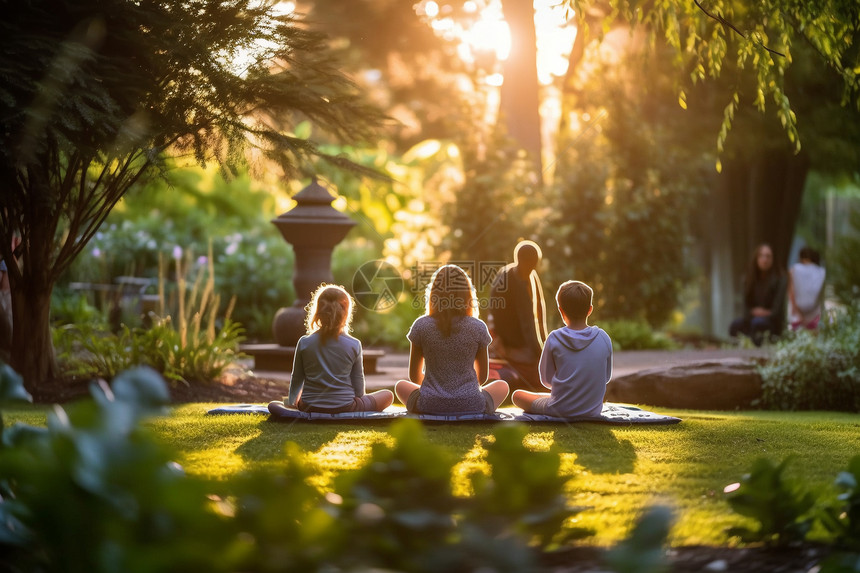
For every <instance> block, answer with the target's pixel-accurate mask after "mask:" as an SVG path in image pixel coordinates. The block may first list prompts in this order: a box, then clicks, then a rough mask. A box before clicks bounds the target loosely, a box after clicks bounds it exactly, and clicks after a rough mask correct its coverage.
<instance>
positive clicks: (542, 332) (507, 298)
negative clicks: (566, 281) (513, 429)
mask: <svg viewBox="0 0 860 573" xmlns="http://www.w3.org/2000/svg"><path fill="white" fill-rule="evenodd" d="M541 257H542V253H541V250H540V247H539V246H538V245H537V244H536V243H535V242H533V241H520V242H519V243H518V244H517V246H516V247H515V248H514V262H513V263H512V264H509V265H507V266H505V267H504V268H503V269H502V270H501V271H500V272H499V274H498V276H496V279H495V280H494V281H493V286H492V289H491V292H490V316H489V319H488V320H489V323H490V329H491V333H492V335H493V345H492V347H491V352H492V353H493V355H494V357H497V358H502V359H504V360H506V361H507V363H508V365H510V367H511V368H512V369H513V370H514V371H515V372H516V373H517V375H518V376H519V378H520V379H521V380H522V383H521V384H520V385H521V386H522V387H523V388H525V389H529V390H540V389H541V388H543V387H542V386H541V384H540V374H539V373H538V362H539V361H540V354H541V350H542V349H543V344H544V341H545V340H546V336H547V328H546V303H545V302H544V298H543V287H542V286H541V282H540V277H539V276H538V273H537V267H538V265H539V264H540V261H541Z"/></svg>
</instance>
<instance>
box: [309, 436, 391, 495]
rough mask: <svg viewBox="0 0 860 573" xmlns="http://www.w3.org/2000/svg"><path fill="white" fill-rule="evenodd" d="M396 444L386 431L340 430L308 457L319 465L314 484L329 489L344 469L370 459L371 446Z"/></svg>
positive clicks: (357, 466)
mask: <svg viewBox="0 0 860 573" xmlns="http://www.w3.org/2000/svg"><path fill="white" fill-rule="evenodd" d="M380 442H381V443H384V444H386V445H388V446H393V445H394V440H393V439H392V438H391V436H390V435H389V434H388V433H387V432H385V431H377V430H351V431H348V432H339V433H338V434H337V435H336V436H335V437H334V439H333V440H331V441H329V442H327V443H325V444H323V445H322V446H320V448H319V449H317V450H316V451H314V452H309V453H308V459H309V460H310V461H311V462H312V463H313V464H314V465H315V466H316V467H317V469H318V470H319V475H318V476H317V477H316V479H314V480H313V482H314V485H316V486H317V487H320V488H322V489H329V488H330V484H331V480H332V479H333V478H334V477H335V476H336V475H337V474H339V473H340V472H342V471H344V470H354V469H358V468H360V467H361V466H363V465H364V464H365V463H367V460H368V459H370V454H371V448H372V447H373V445H374V444H376V443H380Z"/></svg>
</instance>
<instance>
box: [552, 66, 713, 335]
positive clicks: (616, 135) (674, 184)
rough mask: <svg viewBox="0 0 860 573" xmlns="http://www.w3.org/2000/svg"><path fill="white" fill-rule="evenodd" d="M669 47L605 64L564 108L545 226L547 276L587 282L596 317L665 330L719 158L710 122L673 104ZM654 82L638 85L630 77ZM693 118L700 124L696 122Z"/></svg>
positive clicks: (685, 280) (688, 273)
mask: <svg viewBox="0 0 860 573" xmlns="http://www.w3.org/2000/svg"><path fill="white" fill-rule="evenodd" d="M660 55H662V54H661V53H658V54H657V55H656V56H655V57H653V58H650V59H644V58H642V57H641V55H639V54H637V53H636V52H635V50H631V51H630V52H625V54H624V56H623V57H620V58H618V59H617V61H616V60H613V61H612V62H611V63H604V64H603V65H602V66H600V67H599V68H597V69H598V70H599V71H597V72H595V73H593V74H592V75H591V76H589V79H588V82H587V83H583V84H582V93H581V94H579V95H577V97H576V98H575V99H574V98H573V97H570V98H568V99H567V100H566V103H565V105H566V106H567V107H569V108H570V114H571V116H572V119H571V120H570V122H568V123H565V124H563V125H562V130H561V131H560V134H559V141H558V144H557V146H558V149H559V151H558V154H557V155H558V159H557V164H556V165H555V166H554V167H555V172H554V181H553V186H552V189H551V190H550V192H549V193H548V201H547V203H549V204H550V206H551V209H550V211H549V212H548V213H547V216H546V218H547V222H548V223H549V224H548V225H547V226H546V228H545V229H544V230H542V233H541V234H542V235H543V237H542V244H543V245H544V254H545V256H546V259H547V261H548V263H549V269H548V273H547V278H548V279H549V280H550V282H552V283H555V284H560V283H561V282H563V281H565V280H569V279H577V280H582V281H584V282H586V283H588V284H589V285H590V286H591V287H592V288H593V289H594V294H595V300H594V306H595V320H597V319H599V320H604V319H629V320H636V319H642V320H645V321H646V322H647V323H649V324H651V325H653V326H654V327H655V328H660V327H662V326H663V325H665V324H666V323H667V321H668V320H669V319H670V317H671V316H672V312H673V311H674V310H675V309H676V308H677V307H678V304H679V300H680V297H681V294H682V292H683V289H684V287H685V285H687V284H688V283H689V280H690V277H691V276H692V273H693V271H694V269H693V267H692V266H691V264H690V260H691V257H690V256H689V245H690V244H691V242H692V238H693V236H694V229H693V227H692V225H691V221H693V220H694V218H693V214H694V209H695V207H696V205H697V202H698V201H699V199H700V198H701V197H703V196H705V190H706V189H707V186H708V184H709V182H708V181H707V180H706V179H705V178H704V177H703V174H704V168H705V165H706V162H707V161H709V159H710V156H709V154H708V149H707V146H706V144H705V143H704V142H703V141H702V140H701V138H697V137H694V136H693V135H692V133H691V131H693V130H696V129H707V128H708V127H707V124H708V120H709V117H710V116H709V115H708V114H707V113H706V112H704V111H703V110H700V113H699V114H698V115H697V116H696V118H695V119H692V118H689V117H686V116H684V115H683V113H684V112H683V111H682V110H680V109H678V108H677V106H675V105H674V101H675V99H676V98H675V97H672V94H673V91H672V90H673V89H674V86H673V85H672V84H671V81H670V79H669V77H668V76H667V74H666V73H665V69H664V68H665V66H666V64H665V63H664V62H665V60H664V59H661V58H660ZM634 74H636V75H638V74H645V75H646V76H648V77H649V78H652V80H651V81H649V82H647V84H646V85H642V86H641V87H640V86H638V85H637V86H636V89H633V88H632V87H631V84H630V82H629V77H632V76H634ZM690 121H693V122H694V124H695V127H692V126H691V124H690Z"/></svg>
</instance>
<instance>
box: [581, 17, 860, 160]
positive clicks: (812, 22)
mask: <svg viewBox="0 0 860 573" xmlns="http://www.w3.org/2000/svg"><path fill="white" fill-rule="evenodd" d="M565 5H566V6H568V7H569V8H570V9H572V10H574V12H575V14H576V17H577V18H578V19H579V22H580V29H581V30H589V29H590V27H589V25H588V24H589V22H595V21H596V22H598V23H599V24H600V25H599V26H597V29H599V30H601V31H605V30H607V29H608V28H609V26H611V25H613V24H618V23H625V24H628V25H631V26H645V27H646V28H647V29H648V30H649V31H650V32H651V39H652V41H656V40H657V39H658V38H660V39H662V40H665V42H666V43H667V44H668V45H669V46H671V47H672V49H673V52H674V58H673V60H674V63H675V65H676V66H677V67H678V68H679V69H680V70H681V71H682V72H683V73H682V74H680V76H679V82H678V96H679V103H680V104H681V106H682V107H685V106H686V97H687V91H686V90H687V88H688V86H690V85H694V84H697V83H701V82H705V81H707V80H709V79H713V78H718V77H720V76H721V74H722V73H723V72H724V70H726V69H727V68H729V67H731V68H732V69H733V70H752V71H753V72H754V74H755V78H756V89H755V90H754V94H753V95H752V99H751V100H750V101H746V102H743V103H745V104H751V105H753V106H755V107H756V108H758V109H759V110H761V111H764V110H765V109H766V108H767V107H768V106H769V105H771V106H773V108H774V109H775V110H776V114H777V116H778V118H779V121H780V123H781V124H782V126H783V128H784V129H785V131H786V133H787V135H788V138H789V140H790V141H791V142H792V143H793V144H794V146H795V149H796V150H799V149H800V139H799V137H798V130H797V116H796V114H795V111H794V107H793V104H792V102H791V101H790V99H789V97H788V95H787V94H786V90H785V76H786V71H787V70H788V69H789V67H790V66H791V65H792V63H793V62H794V49H793V48H794V47H795V46H796V44H798V43H803V44H807V45H809V46H811V47H812V48H813V49H814V50H815V51H816V52H817V54H818V55H819V56H820V58H821V61H822V63H823V64H824V65H826V66H827V67H829V68H831V69H832V70H834V71H835V72H836V73H837V74H838V75H839V76H840V78H841V79H842V104H843V105H850V106H853V107H856V108H857V109H858V110H860V4H858V3H857V2H855V1H853V0H822V1H821V2H798V1H796V0H761V1H758V2H735V1H733V0H693V1H692V2H680V1H678V0H657V1H653V0H648V1H641V0H565ZM729 63H732V64H734V65H733V66H729V65H728V64H729ZM738 81H740V79H738ZM739 91H740V90H739V89H736V90H735V91H734V93H733V94H731V95H730V97H729V101H728V102H726V106H725V110H724V116H723V123H722V127H721V129H720V132H719V135H718V139H717V146H718V149H719V150H720V151H722V149H723V145H724V142H725V140H726V138H727V136H728V133H729V130H730V129H731V126H732V121H733V119H734V115H735V112H736V111H737V110H738V108H739V106H740V105H741V103H742V102H741V98H740V95H739ZM769 102H770V103H769Z"/></svg>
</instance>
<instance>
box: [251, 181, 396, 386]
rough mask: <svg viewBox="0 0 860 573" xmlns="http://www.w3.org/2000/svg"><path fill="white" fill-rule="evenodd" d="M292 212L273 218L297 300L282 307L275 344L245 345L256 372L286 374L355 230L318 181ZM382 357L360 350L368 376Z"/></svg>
mask: <svg viewBox="0 0 860 573" xmlns="http://www.w3.org/2000/svg"><path fill="white" fill-rule="evenodd" d="M293 200H294V201H295V202H296V205H295V207H293V208H292V209H290V210H289V211H287V212H286V213H284V214H282V215H279V216H277V217H275V218H274V219H272V223H273V224H274V225H275V226H276V227H277V228H278V230H279V231H280V232H281V235H283V237H284V239H285V240H286V241H287V242H288V243H290V244H291V245H292V246H293V251H294V252H295V255H296V259H295V266H294V274H293V285H294V287H295V291H296V300H295V301H294V302H293V304H292V306H289V307H286V308H280V309H278V311H277V312H276V313H275V318H274V320H273V321H272V334H273V336H274V340H275V344H249V345H245V346H243V347H242V351H243V352H245V353H246V354H249V355H251V356H253V357H254V368H256V369H260V370H279V371H290V370H292V367H293V355H294V354H295V347H296V343H297V342H298V340H299V338H301V336H302V335H303V334H304V333H305V317H306V311H305V307H307V305H308V303H309V302H310V300H311V295H312V294H313V292H314V290H316V288H317V287H318V286H319V285H320V284H322V283H329V284H331V283H333V282H334V278H333V276H332V273H331V255H332V251H333V250H334V247H335V246H336V245H337V244H338V243H340V242H341V241H342V240H343V239H344V237H346V235H347V234H348V233H349V231H350V229H352V227H354V226H355V221H353V220H352V219H350V218H349V217H347V216H346V215H344V214H343V213H341V212H340V211H338V210H337V209H335V208H334V207H332V205H331V204H332V201H334V200H335V197H334V196H332V194H331V193H329V192H328V190H327V189H326V188H325V187H323V186H322V185H320V184H319V183H318V182H317V180H316V178H314V179H313V180H312V181H311V183H310V184H309V185H308V186H307V187H305V188H304V189H302V190H301V191H299V192H298V193H296V194H295V195H294V196H293ZM382 354H383V353H382V352H380V351H372V350H364V355H365V360H364V369H365V372H366V373H374V372H376V359H377V358H379V356H381V355H382Z"/></svg>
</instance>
